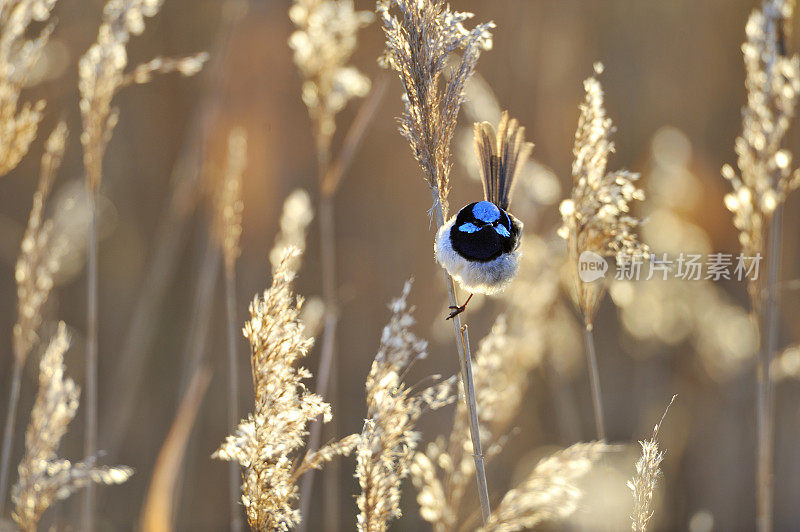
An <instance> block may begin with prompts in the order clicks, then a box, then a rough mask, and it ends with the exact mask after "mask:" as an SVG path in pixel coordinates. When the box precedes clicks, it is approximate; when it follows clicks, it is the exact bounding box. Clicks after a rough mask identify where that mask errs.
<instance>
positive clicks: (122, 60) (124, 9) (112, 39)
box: [78, 0, 208, 532]
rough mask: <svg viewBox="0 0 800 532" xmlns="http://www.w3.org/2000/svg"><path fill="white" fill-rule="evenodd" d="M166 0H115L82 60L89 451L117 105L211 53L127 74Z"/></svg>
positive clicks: (188, 70) (88, 507) (90, 448)
mask: <svg viewBox="0 0 800 532" xmlns="http://www.w3.org/2000/svg"><path fill="white" fill-rule="evenodd" d="M162 2H163V0H109V1H108V2H107V3H106V4H105V7H104V9H103V20H102V23H101V24H100V29H99V31H98V35H97V41H96V42H95V43H94V44H93V45H92V46H91V47H90V48H89V49H88V50H87V51H86V53H85V54H84V55H83V56H82V57H81V59H80V61H79V65H78V74H79V82H78V88H79V90H80V94H81V99H80V111H81V118H82V122H83V132H82V134H81V144H82V146H83V162H84V168H85V170H86V188H87V191H88V193H89V208H90V213H91V214H90V224H89V234H88V246H87V253H88V259H87V307H86V308H87V310H86V322H87V323H86V328H87V337H86V403H87V404H86V406H87V408H86V427H85V437H84V446H85V449H84V450H85V452H86V454H89V455H91V454H93V453H94V452H95V451H96V449H97V402H98V397H97V395H98V392H97V388H98V382H97V342H98V338H97V331H98V323H97V321H98V320H97V318H98V301H97V262H98V257H97V254H98V253H97V252H98V242H97V240H98V238H97V209H96V202H97V196H98V192H99V188H100V182H101V180H102V177H103V157H104V155H105V151H106V147H107V145H108V142H109V141H110V140H111V136H112V134H113V132H114V128H115V126H116V124H117V120H118V118H119V110H118V109H116V108H114V107H112V100H113V99H114V96H115V95H116V94H117V92H118V91H119V90H120V89H121V88H123V87H125V86H126V85H129V84H131V83H139V82H147V81H148V80H149V79H150V78H151V76H152V74H153V73H155V72H162V71H163V72H172V71H178V72H180V73H181V74H183V75H185V76H191V75H194V74H196V73H197V72H199V71H200V69H201V68H202V66H203V63H204V62H205V61H206V60H207V59H208V57H207V54H205V53H201V54H198V55H195V56H191V57H186V58H181V59H169V60H164V59H161V58H156V59H154V60H153V61H150V62H148V63H145V64H143V65H140V66H138V67H134V69H133V71H132V73H131V74H126V73H125V72H124V71H125V68H126V67H127V65H128V56H127V51H126V46H127V44H128V42H129V40H130V38H131V36H132V35H140V34H141V33H142V32H143V31H144V20H145V18H147V17H152V16H155V15H156V14H157V13H158V11H159V10H160V8H161V4H162ZM94 514H95V500H94V488H93V486H91V485H90V486H89V489H87V491H86V496H85V499H84V507H83V511H82V518H81V522H82V528H83V530H85V531H87V532H91V531H93V530H94Z"/></svg>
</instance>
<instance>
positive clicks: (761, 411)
mask: <svg viewBox="0 0 800 532" xmlns="http://www.w3.org/2000/svg"><path fill="white" fill-rule="evenodd" d="M782 214H783V205H782V204H780V205H778V206H777V207H776V209H775V212H774V213H773V215H772V219H771V221H770V228H769V236H768V238H767V260H768V261H769V262H768V271H767V278H766V282H765V285H764V288H765V290H764V296H765V298H764V301H763V309H762V326H761V331H762V334H761V343H762V345H761V349H760V351H759V355H760V356H759V363H758V371H757V377H758V392H757V393H758V397H757V401H756V408H757V420H756V430H757V447H758V450H757V466H756V471H757V472H756V475H757V478H756V483H757V491H758V496H757V499H758V503H757V516H756V519H757V525H758V529H759V530H760V531H762V532H769V531H771V530H772V529H773V517H772V509H773V501H774V463H773V462H774V449H775V390H774V385H773V381H772V378H771V377H770V366H771V364H772V359H773V358H774V356H775V353H776V351H777V349H778V326H779V319H778V318H779V305H780V301H779V292H778V289H777V288H778V279H779V278H780V262H781V235H782V233H783V227H782V225H783V217H782Z"/></svg>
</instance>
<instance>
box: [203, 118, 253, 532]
mask: <svg viewBox="0 0 800 532" xmlns="http://www.w3.org/2000/svg"><path fill="white" fill-rule="evenodd" d="M246 164H247V135H246V133H245V131H244V130H243V129H241V128H235V129H233V130H232V131H231V132H230V133H229V135H228V161H227V166H226V168H225V172H224V174H223V176H222V180H221V181H220V184H219V190H218V193H217V198H216V203H217V205H216V210H215V213H214V233H215V236H216V238H217V240H218V241H219V247H220V248H221V249H222V255H223V257H224V259H225V311H226V318H227V319H226V321H227V329H228V338H227V339H228V426H229V427H230V428H231V429H233V428H235V427H236V424H237V423H238V421H239V419H240V416H239V364H238V361H239V357H238V356H237V353H236V351H237V349H236V346H237V332H236V328H237V327H236V323H237V321H236V308H237V304H236V259H237V258H238V257H239V254H240V253H241V250H240V248H239V239H240V237H241V236H242V210H243V209H244V203H243V202H242V175H243V173H244V169H245V166H246ZM195 371H197V370H195ZM228 466H229V471H228V483H229V489H230V502H231V506H230V512H231V524H230V528H231V530H232V531H233V532H239V531H240V530H242V517H241V511H242V510H241V506H240V505H239V492H240V489H239V484H240V483H241V473H240V472H239V466H238V465H237V464H236V463H234V462H231V463H230V464H228Z"/></svg>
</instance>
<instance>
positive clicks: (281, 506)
mask: <svg viewBox="0 0 800 532" xmlns="http://www.w3.org/2000/svg"><path fill="white" fill-rule="evenodd" d="M298 253H299V252H298V251H297V249H294V248H288V249H287V250H286V251H285V252H284V256H283V259H282V260H281V263H280V264H279V265H278V267H277V268H276V269H275V272H274V273H273V279H272V285H271V286H270V287H269V288H268V289H267V290H266V291H265V292H264V295H263V296H262V297H256V298H255V299H254V300H253V302H252V303H251V304H250V319H249V320H248V321H247V322H246V323H245V326H244V330H243V332H244V335H245V337H246V338H247V340H248V341H249V343H250V349H251V356H250V363H251V369H252V374H253V387H254V391H255V405H254V406H255V409H254V412H253V413H252V414H250V415H248V417H247V419H245V420H242V422H241V424H240V425H239V427H238V428H237V429H236V432H235V433H234V434H233V435H231V436H228V438H227V439H226V440H225V442H224V443H223V444H222V445H221V446H220V448H219V449H217V451H216V452H215V453H214V455H213V457H214V458H219V459H221V460H227V461H235V462H238V463H239V464H241V466H242V467H243V468H244V470H243V481H242V503H243V504H244V507H245V511H246V512H247V519H248V521H249V523H250V527H251V528H252V529H253V530H289V529H290V528H292V527H295V526H297V525H298V524H299V523H300V521H301V516H300V512H299V511H298V510H296V509H295V507H294V506H295V503H296V500H297V491H298V490H297V478H298V477H299V476H300V474H302V473H303V472H305V471H307V470H309V469H310V468H318V467H320V466H321V465H322V463H324V462H325V461H327V460H330V459H332V458H334V457H335V456H338V455H342V454H345V455H346V454H348V453H349V452H350V451H351V450H352V449H353V447H354V445H355V443H356V440H355V438H352V437H350V438H345V439H344V440H342V441H340V442H338V443H334V444H331V445H329V446H327V447H323V448H322V449H320V450H318V451H317V452H316V453H313V454H311V455H308V456H306V457H305V459H304V460H300V459H299V457H298V453H299V452H300V451H301V449H302V448H303V447H304V446H305V441H306V437H307V435H308V432H307V430H306V427H307V425H308V424H309V423H311V422H312V421H313V420H314V419H315V418H316V417H317V416H320V415H322V416H323V418H324V419H325V420H326V421H328V420H330V419H331V410H330V405H328V404H327V403H325V402H324V401H323V400H322V398H321V397H319V396H318V395H316V394H314V393H311V392H309V391H308V390H307V389H306V387H305V385H304V384H303V380H305V379H307V378H310V377H311V373H310V372H309V371H308V370H307V369H305V368H302V367H297V366H296V363H297V362H298V360H299V359H301V358H303V357H305V356H306V355H307V354H308V350H309V349H310V348H311V345H312V344H313V338H306V337H305V335H304V334H303V323H302V321H301V320H300V314H299V313H300V308H301V306H302V300H300V299H298V298H296V297H295V295H294V294H293V292H292V282H293V280H294V277H295V271H294V270H293V269H292V268H291V267H290V265H291V264H292V259H293V258H295V256H296V255H297V254H298Z"/></svg>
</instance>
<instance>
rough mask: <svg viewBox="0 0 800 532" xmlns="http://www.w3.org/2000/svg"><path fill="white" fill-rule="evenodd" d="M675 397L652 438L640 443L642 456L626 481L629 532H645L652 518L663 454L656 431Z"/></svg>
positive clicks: (658, 428) (662, 421)
mask: <svg viewBox="0 0 800 532" xmlns="http://www.w3.org/2000/svg"><path fill="white" fill-rule="evenodd" d="M676 397H677V395H673V396H672V400H670V402H669V404H668V405H667V408H666V410H664V414H663V415H662V416H661V420H660V421H659V422H658V424H657V425H656V426H655V428H654V429H653V436H652V437H651V438H650V439H649V440H647V441H640V442H639V445H641V446H642V456H641V457H640V458H639V461H637V462H636V474H635V475H634V476H633V478H632V479H630V480H629V481H628V488H629V489H630V490H631V491H632V492H633V514H632V515H631V521H632V524H631V530H633V532H647V526H648V524H649V523H650V519H651V518H652V517H653V512H654V511H655V510H654V509H653V495H654V494H655V490H656V484H658V480H659V479H660V478H661V461H662V460H664V452H663V451H661V450H659V448H658V441H657V438H658V431H659V430H660V429H661V426H662V425H663V424H664V418H665V417H666V416H667V412H669V407H671V406H672V403H674V402H675V398H676Z"/></svg>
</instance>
